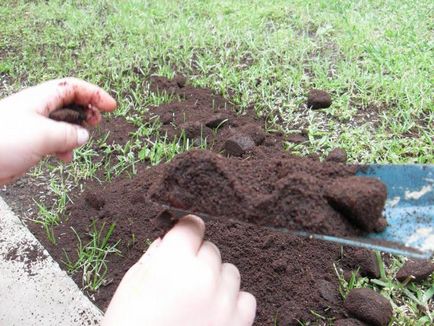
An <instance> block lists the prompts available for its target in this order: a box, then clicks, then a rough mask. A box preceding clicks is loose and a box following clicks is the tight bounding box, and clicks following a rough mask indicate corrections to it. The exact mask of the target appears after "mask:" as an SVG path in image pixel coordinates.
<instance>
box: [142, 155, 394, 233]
mask: <svg viewBox="0 0 434 326" xmlns="http://www.w3.org/2000/svg"><path fill="white" fill-rule="evenodd" d="M351 174H354V167H350V166H345V165H339V164H335V163H332V164H330V163H321V162H318V161H314V160H310V159H303V158H294V157H289V156H288V157H277V158H274V157H272V156H270V157H268V158H250V159H245V160H240V159H238V158H233V157H229V158H227V157H224V156H221V155H219V154H216V153H213V152H210V151H204V150H196V151H190V152H187V153H184V154H181V155H178V157H177V158H175V159H174V160H173V161H172V162H170V163H169V164H167V165H165V166H164V172H163V174H162V175H161V177H160V178H158V179H157V180H156V182H155V183H154V184H153V185H152V186H151V188H150V190H149V192H148V193H147V194H144V196H150V197H151V199H152V200H154V201H156V202H159V203H162V204H166V205H169V206H172V207H174V208H180V209H183V210H187V211H189V212H193V213H197V214H198V215H200V213H204V214H206V215H212V216H216V217H218V218H219V219H222V220H229V219H231V218H235V219H238V220H241V221H244V222H248V223H252V224H255V225H260V226H270V227H275V228H285V229H289V230H304V231H310V232H313V233H323V234H329V235H337V236H352V235H359V234H361V233H362V232H363V231H364V228H359V227H358V225H356V224H352V223H351V221H350V220H349V219H348V218H347V217H346V215H345V214H341V213H340V211H339V210H335V209H334V208H333V205H331V204H330V203H329V201H328V200H327V197H328V192H331V191H332V190H333V191H335V190H336V189H339V191H340V190H341V188H342V187H345V189H346V190H347V191H346V192H345V191H344V190H342V192H343V193H344V194H345V195H346V196H350V197H351V198H350V199H352V201H351V200H347V201H346V203H347V204H348V205H347V206H351V203H353V205H357V204H360V205H361V206H362V208H365V210H364V215H362V214H359V215H357V217H360V218H361V216H363V217H368V218H371V220H372V221H373V222H371V220H369V222H371V223H372V224H375V221H376V220H378V217H381V210H382V208H383V207H384V202H385V199H386V198H385V196H384V194H385V192H383V193H381V191H380V194H381V195H382V196H383V197H384V200H381V199H382V198H381V197H379V196H378V195H377V193H378V191H376V190H377V189H376V188H375V187H374V186H375V185H376V183H377V182H378V181H376V180H373V179H368V180H369V181H372V182H374V183H375V184H374V185H373V184H371V183H368V187H370V188H369V189H371V190H372V189H373V191H372V193H371V195H372V198H371V197H368V198H363V200H362V201H361V202H360V203H359V202H358V201H357V200H355V199H354V198H355V197H357V195H358V194H360V193H361V192H363V186H364V183H363V181H364V180H365V179H367V178H361V177H353V178H356V179H354V181H355V182H358V184H360V188H361V189H353V183H348V182H347V180H348V179H349V178H350V177H349V175H351ZM359 178H360V179H359ZM336 183H338V184H339V185H340V184H342V185H343V186H342V187H341V188H339V187H338V186H337V185H336ZM378 183H379V182H378ZM380 184H381V183H380ZM356 185H357V183H356ZM381 185H382V184H381ZM331 186H333V187H331ZM329 188H331V189H329ZM380 190H384V191H385V189H380ZM333 194H335V193H333ZM378 198H380V200H378V203H377V202H376V200H377V199H378ZM333 199H335V200H334V201H333V203H335V202H336V201H338V199H336V198H335V197H333ZM344 199H347V198H346V197H345V198H344ZM365 201H367V202H368V203H369V205H373V206H374V207H372V208H371V207H367V206H368V205H362V204H363V203H364V202H365ZM378 209H379V212H378V211H377V210H378ZM348 210H350V211H351V213H353V211H355V210H356V208H354V207H349V208H348ZM370 212H372V216H371V215H370V214H371V213H370ZM350 216H351V215H350ZM366 223H368V222H366Z"/></svg>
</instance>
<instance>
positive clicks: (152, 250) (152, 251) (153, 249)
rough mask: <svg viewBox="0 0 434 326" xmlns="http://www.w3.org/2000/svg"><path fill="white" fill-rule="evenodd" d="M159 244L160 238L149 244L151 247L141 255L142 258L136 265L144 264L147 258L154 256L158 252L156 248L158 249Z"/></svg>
mask: <svg viewBox="0 0 434 326" xmlns="http://www.w3.org/2000/svg"><path fill="white" fill-rule="evenodd" d="M160 244H161V239H160V238H158V239H156V240H154V242H152V243H151V245H150V246H149V247H148V249H147V250H146V252H145V253H144V254H143V255H142V257H140V259H139V260H138V263H139V264H143V263H145V262H146V260H147V259H149V257H151V256H153V255H155V253H156V252H157V251H158V248H159V247H160Z"/></svg>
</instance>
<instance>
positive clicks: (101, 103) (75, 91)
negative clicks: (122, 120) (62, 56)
mask: <svg viewBox="0 0 434 326" xmlns="http://www.w3.org/2000/svg"><path fill="white" fill-rule="evenodd" d="M32 91H33V92H34V93H35V94H39V96H41V94H42V96H43V97H42V98H41V99H40V101H42V102H44V105H41V106H39V109H38V113H41V114H43V115H45V116H48V114H49V113H50V112H52V111H54V110H56V109H59V108H61V107H64V106H66V105H68V104H72V103H76V104H79V105H85V106H86V105H89V104H90V105H92V106H94V107H96V108H97V109H98V110H99V111H103V112H110V111H113V110H114V109H115V108H116V101H115V100H114V99H113V98H112V97H111V96H110V95H109V94H108V93H107V92H106V91H104V90H103V89H102V88H100V87H98V86H96V85H94V84H91V83H88V82H86V81H84V80H81V79H77V78H72V77H69V78H63V79H57V80H51V81H48V82H46V83H43V84H40V85H38V86H35V87H34V88H33V90H32ZM40 104H42V103H40Z"/></svg>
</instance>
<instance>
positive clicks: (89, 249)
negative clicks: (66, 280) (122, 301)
mask: <svg viewBox="0 0 434 326" xmlns="http://www.w3.org/2000/svg"><path fill="white" fill-rule="evenodd" d="M115 227H116V224H115V223H113V224H111V225H110V227H109V228H108V230H107V231H106V230H105V223H104V224H102V226H101V227H100V228H98V227H97V225H96V222H95V221H93V222H92V225H91V232H90V233H89V236H90V241H89V242H88V243H86V244H83V242H82V240H81V238H80V236H79V235H78V234H77V232H76V231H75V230H74V229H73V231H74V233H75V235H76V237H77V240H78V249H77V260H76V261H72V260H71V259H70V257H69V256H68V254H67V253H66V252H65V259H66V260H65V261H64V264H65V266H66V268H67V270H68V272H69V273H71V274H74V273H76V272H77V271H79V270H81V271H82V274H83V277H82V279H83V289H88V290H90V291H93V292H95V291H97V290H98V288H99V287H100V286H101V285H103V284H104V282H105V281H106V279H105V277H106V275H107V271H108V269H107V258H108V256H109V255H111V254H117V255H120V254H121V252H120V251H119V250H118V249H117V246H118V245H119V241H117V242H116V243H115V244H110V238H111V237H112V235H113V231H114V230H115Z"/></svg>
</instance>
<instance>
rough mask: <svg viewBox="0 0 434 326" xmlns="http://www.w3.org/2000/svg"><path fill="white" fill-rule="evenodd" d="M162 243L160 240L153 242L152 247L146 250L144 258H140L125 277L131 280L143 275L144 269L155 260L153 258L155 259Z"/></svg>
mask: <svg viewBox="0 0 434 326" xmlns="http://www.w3.org/2000/svg"><path fill="white" fill-rule="evenodd" d="M160 243H161V239H160V238H158V239H156V240H155V241H154V242H152V243H151V245H150V246H149V247H148V249H147V250H146V252H145V253H144V254H143V255H142V257H140V259H139V260H138V261H137V262H136V263H135V264H134V265H133V266H131V267H130V268H129V269H128V271H127V273H126V274H125V277H127V278H131V277H134V276H135V275H137V274H138V273H139V274H140V273H142V272H143V268H144V267H146V265H148V264H149V262H150V261H151V260H152V259H153V257H155V254H156V253H157V252H158V248H159V246H160Z"/></svg>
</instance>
